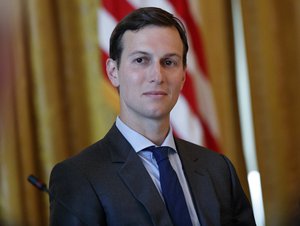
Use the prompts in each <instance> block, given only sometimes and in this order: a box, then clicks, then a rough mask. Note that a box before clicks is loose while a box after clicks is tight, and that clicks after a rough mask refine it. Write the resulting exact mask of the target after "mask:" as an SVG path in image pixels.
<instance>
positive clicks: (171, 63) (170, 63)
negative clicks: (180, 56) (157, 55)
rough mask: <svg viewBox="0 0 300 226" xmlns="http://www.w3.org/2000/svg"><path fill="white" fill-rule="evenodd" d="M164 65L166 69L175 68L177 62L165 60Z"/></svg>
mask: <svg viewBox="0 0 300 226" xmlns="http://www.w3.org/2000/svg"><path fill="white" fill-rule="evenodd" d="M164 65H166V66H168V67H171V66H176V65H177V62H176V60H173V59H165V60H164Z"/></svg>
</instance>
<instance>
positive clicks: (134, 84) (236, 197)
mask: <svg viewBox="0 0 300 226" xmlns="http://www.w3.org/2000/svg"><path fill="white" fill-rule="evenodd" d="M187 51H188V43H187V38H186V34H185V30H184V27H183V25H182V24H181V22H180V21H179V20H178V19H177V18H175V17H174V16H173V15H172V14H169V13H168V12H166V11H164V10H161V9H159V8H154V7H148V8H141V9H138V10H136V11H134V12H132V13H131V14H129V15H128V16H127V17H125V18H124V19H123V20H122V21H121V22H120V23H119V24H118V25H117V26H116V28H115V29H114V31H113V33H112V35H111V39H110V58H109V59H108V60H107V65H106V67H107V74H108V76H109V79H110V81H111V83H112V85H113V86H114V87H116V88H117V89H118V92H119V95H120V114H119V117H118V118H117V120H116V123H115V124H114V125H113V126H112V128H111V129H110V131H109V132H108V133H107V134H106V136H105V137H104V138H103V139H102V140H100V141H98V142H97V143H95V144H93V145H91V146H90V147H88V148H86V149H85V150H84V151H83V152H81V153H80V154H79V155H77V156H74V157H72V158H70V159H68V160H65V161H63V162H62V163H59V164H58V165H56V166H55V167H54V169H53V171H52V173H51V178H50V193H51V205H50V213H51V214H50V221H51V223H50V224H51V225H52V226H54V225H60V226H63V225H66V226H67V225H68V226H69V225H70V226H71V225H72V226H73V225H118V226H119V225H141V226H147V225H160V226H162V225H165V226H167V225H181V226H187V225H201V226H214V225H230V226H234V225H255V222H254V218H253V213H252V209H251V206H250V204H249V202H248V200H247V198H246V196H245V194H244V192H243V190H242V188H241V186H240V183H239V180H238V178H237V175H236V173H235V170H234V168H233V166H232V165H231V163H230V161H229V160H228V159H227V158H226V157H224V156H223V155H220V154H217V153H215V152H212V151H209V150H207V149H205V148H203V147H200V146H197V145H195V144H192V143H189V142H187V141H183V140H180V139H177V138H174V137H173V134H172V128H171V126H170V111H171V109H172V108H173V107H174V105H175V103H176V101H177V99H178V96H179V93H180V91H181V89H182V87H183V85H184V81H185V72H186V57H187ZM166 146H167V147H171V148H165V147H166ZM162 153H166V155H167V157H164V159H162V160H161V159H158V158H159V157H158V155H160V154H162ZM170 166H171V167H170ZM171 171H172V172H173V173H174V171H175V172H176V174H175V176H174V177H173V176H170V175H171V174H168V173H171ZM173 175H174V174H173ZM173 178H174V180H173ZM171 180H172V181H176V183H175V182H174V186H170V184H173V182H170V181H171ZM166 181H168V182H166ZM178 181H179V183H178ZM175 184H176V185H175ZM174 187H176V189H177V191H176V192H177V193H176V195H174V194H173V193H172V190H173V188H174ZM176 211H177V212H176ZM178 221H179V222H178Z"/></svg>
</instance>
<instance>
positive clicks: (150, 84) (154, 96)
mask: <svg viewBox="0 0 300 226" xmlns="http://www.w3.org/2000/svg"><path fill="white" fill-rule="evenodd" d="M122 42H123V52H122V55H121V60H120V65H119V68H117V65H116V62H115V61H113V60H108V62H107V72H108V75H109V78H110V80H111V82H112V84H113V85H114V86H115V87H118V88H119V93H120V105H121V106H120V109H121V112H120V117H121V119H122V120H123V121H125V122H126V121H127V122H128V120H129V121H132V120H134V121H135V122H142V121H144V120H147V119H151V120H152V119H155V120H161V119H166V118H169V113H170V111H171V109H172V108H173V107H174V105H175V103H176V101H177V99H178V96H179V93H180V91H181V89H182V87H183V84H184V81H185V68H184V66H183V63H182V58H183V44H182V41H181V39H180V36H179V33H178V31H177V30H176V28H172V27H158V26H147V27H144V28H143V29H141V30H139V31H126V32H125V33H124V35H123V39H122ZM141 120H142V121H141Z"/></svg>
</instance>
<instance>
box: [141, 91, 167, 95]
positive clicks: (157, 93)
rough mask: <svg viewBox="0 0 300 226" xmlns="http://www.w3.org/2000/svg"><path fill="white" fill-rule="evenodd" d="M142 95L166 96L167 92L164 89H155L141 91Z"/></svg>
mask: <svg viewBox="0 0 300 226" xmlns="http://www.w3.org/2000/svg"><path fill="white" fill-rule="evenodd" d="M143 95H145V96H154V97H155V96H157V97H159V96H166V95H167V93H166V92H165V91H155V90H153V91H147V92H145V93H143Z"/></svg>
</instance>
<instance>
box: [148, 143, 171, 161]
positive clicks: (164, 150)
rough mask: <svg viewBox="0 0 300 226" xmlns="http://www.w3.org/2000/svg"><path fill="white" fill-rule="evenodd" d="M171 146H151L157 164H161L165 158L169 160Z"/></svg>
mask: <svg viewBox="0 0 300 226" xmlns="http://www.w3.org/2000/svg"><path fill="white" fill-rule="evenodd" d="M169 149H170V148H169V147H166V146H162V147H151V148H150V151H152V153H153V156H154V158H155V160H156V162H157V164H159V163H160V162H161V161H163V160H168V159H169V158H168V153H169Z"/></svg>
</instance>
